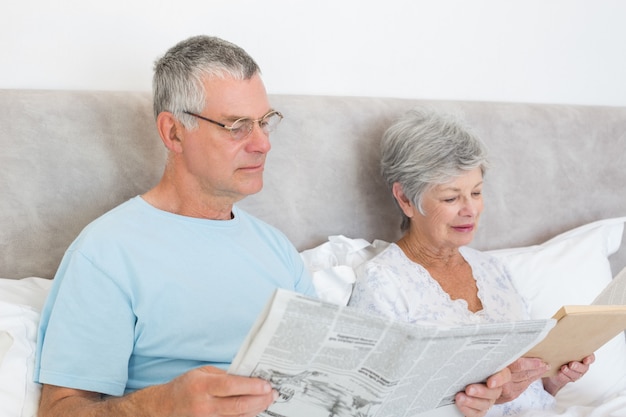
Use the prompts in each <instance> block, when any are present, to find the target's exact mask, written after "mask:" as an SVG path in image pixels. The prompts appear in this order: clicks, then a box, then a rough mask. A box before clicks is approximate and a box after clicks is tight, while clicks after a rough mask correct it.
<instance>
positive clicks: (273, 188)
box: [0, 90, 626, 278]
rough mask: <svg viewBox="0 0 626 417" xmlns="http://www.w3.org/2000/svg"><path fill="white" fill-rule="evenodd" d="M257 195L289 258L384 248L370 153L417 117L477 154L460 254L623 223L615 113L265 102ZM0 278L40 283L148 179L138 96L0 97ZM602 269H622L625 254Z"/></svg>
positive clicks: (624, 140)
mask: <svg viewBox="0 0 626 417" xmlns="http://www.w3.org/2000/svg"><path fill="white" fill-rule="evenodd" d="M270 99H271V102H272V105H273V106H274V107H275V108H276V109H279V110H280V111H281V112H283V113H284V115H285V119H284V121H283V123H282V124H281V126H280V127H279V129H278V130H277V131H276V132H275V133H274V134H273V136H272V146H273V148H272V150H271V152H270V155H269V157H268V162H267V168H266V174H265V187H264V189H263V191H261V192H260V193H259V194H257V195H254V196H251V197H248V198H247V199H245V200H243V201H242V202H241V203H240V205H241V206H242V207H244V208H245V209H247V210H248V211H250V212H252V213H253V214H255V215H257V216H258V217H260V218H262V219H264V220H266V221H267V222H269V223H271V224H273V225H275V226H277V227H278V228H280V229H281V230H282V231H283V232H284V233H285V234H286V235H287V236H288V237H289V238H290V239H291V240H292V241H293V242H294V244H295V245H296V247H297V248H298V249H300V250H303V249H307V248H310V247H313V246H315V245H317V244H320V243H322V242H324V241H326V239H327V237H328V236H329V235H337V234H343V235H346V236H348V237H354V238H365V239H367V240H373V239H384V240H393V239H395V238H396V237H398V234H399V216H398V212H397V211H396V208H395V206H394V204H393V202H392V200H391V197H390V196H389V193H388V192H387V190H386V188H385V186H384V185H383V184H382V182H381V181H380V179H379V177H378V164H377V158H378V141H379V138H380V136H381V134H382V132H383V131H384V130H385V128H386V127H387V126H388V125H389V124H390V123H391V121H392V120H393V119H394V118H395V117H397V116H399V115H400V114H402V113H403V112H404V111H406V110H408V109H409V108H411V107H414V106H417V105H430V106H434V107H437V108H441V109H442V110H444V111H452V112H457V113H461V114H462V115H464V117H465V118H466V119H467V120H468V121H469V123H470V124H471V125H472V126H474V128H475V130H476V131H477V132H478V133H479V134H480V135H481V136H482V137H483V139H484V140H485V142H486V143H487V145H488V147H489V149H490V154H491V168H490V170H489V172H488V173H487V177H486V186H485V199H486V209H485V212H484V214H483V217H482V220H481V225H480V229H479V232H478V235H477V239H476V240H475V242H474V246H476V247H479V248H481V249H495V248H501V247H512V246H527V245H530V244H535V243H540V242H542V241H544V240H546V239H548V238H550V237H552V236H554V235H556V234H558V233H560V232H563V231H565V230H568V229H570V228H573V227H575V226H579V225H582V224H584V223H588V222H591V221H594V220H599V219H602V218H608V217H619V216H626V190H625V189H624V184H625V183H626V168H625V167H626V108H611V107H583V106H569V105H548V104H522V103H481V102H452V101H450V102H427V101H420V100H401V99H392V98H356V97H324V96H285V95H274V96H271V97H270ZM0 126H1V129H0V169H1V173H0V277H6V278H21V277H26V276H42V277H48V278H51V277H52V276H53V275H54V272H55V270H56V267H57V265H58V263H59V261H60V259H61V256H62V254H63V252H64V251H65V249H66V248H67V246H68V245H69V244H70V242H71V241H72V240H73V239H74V237H75V236H76V235H77V234H78V233H79V231H80V230H81V229H82V228H83V227H84V226H85V225H86V224H87V223H88V222H89V221H91V220H92V219H94V218H95V217H97V216H98V215H100V214H101V213H103V212H104V211H106V210H108V209H110V208H112V207H114V206H115V205H117V204H119V203H120V202H122V201H124V200H126V199H128V198H130V197H132V196H134V195H137V194H140V193H142V192H143V191H145V190H147V189H148V188H150V187H151V186H153V185H154V184H155V183H156V182H157V181H158V179H159V177H160V175H161V171H162V167H163V162H164V158H165V153H164V148H163V146H162V144H161V142H160V140H159V138H158V136H157V134H156V130H155V128H154V120H153V116H152V110H151V99H150V94H149V93H138V92H98V91H82V92H78V91H30V90H0ZM624 246H626V245H623V247H622V249H621V250H620V252H618V253H617V254H616V255H614V256H613V257H612V263H613V270H614V272H617V270H618V269H621V267H623V266H625V265H626V248H625V247H624Z"/></svg>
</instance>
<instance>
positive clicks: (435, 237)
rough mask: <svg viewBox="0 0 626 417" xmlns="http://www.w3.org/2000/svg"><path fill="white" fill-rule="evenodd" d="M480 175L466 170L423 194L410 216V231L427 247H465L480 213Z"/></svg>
mask: <svg viewBox="0 0 626 417" xmlns="http://www.w3.org/2000/svg"><path fill="white" fill-rule="evenodd" d="M482 187H483V176H482V173H481V170H480V168H476V169H474V170H472V171H467V172H465V173H463V174H462V175H460V176H458V177H456V178H455V179H454V180H452V181H450V182H449V183H446V184H441V185H436V186H434V187H432V188H431V189H430V190H428V191H427V192H426V193H424V196H423V199H422V208H423V209H424V212H425V213H426V214H425V215H422V214H421V213H420V212H419V211H418V210H414V211H413V216H412V217H411V232H412V233H417V234H418V236H419V237H420V239H426V241H428V242H429V243H430V244H431V245H433V246H435V247H441V248H444V247H446V248H458V247H459V246H463V245H467V244H469V243H470V242H471V241H472V239H473V238H474V232H476V229H477V228H478V219H479V217H480V213H481V212H482V211H483V196H482Z"/></svg>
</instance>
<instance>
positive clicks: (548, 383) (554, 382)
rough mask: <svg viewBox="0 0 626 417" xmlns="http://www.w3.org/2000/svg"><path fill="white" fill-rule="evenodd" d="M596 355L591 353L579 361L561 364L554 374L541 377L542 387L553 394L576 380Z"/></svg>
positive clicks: (593, 360)
mask: <svg viewBox="0 0 626 417" xmlns="http://www.w3.org/2000/svg"><path fill="white" fill-rule="evenodd" d="M595 360H596V356H595V355H594V354H593V353H592V354H591V355H589V356H586V357H585V358H583V360H582V361H580V362H570V363H568V364H566V365H563V366H561V369H559V372H558V373H557V374H556V375H555V376H551V377H546V378H543V388H544V389H545V390H546V391H548V392H549V393H550V394H552V395H553V396H554V395H556V393H557V392H559V390H560V389H561V388H563V387H564V386H565V385H567V384H569V383H570V382H576V381H578V380H579V379H580V378H582V377H583V375H585V374H586V373H587V371H588V370H589V366H590V365H591V364H592V363H594V362H595Z"/></svg>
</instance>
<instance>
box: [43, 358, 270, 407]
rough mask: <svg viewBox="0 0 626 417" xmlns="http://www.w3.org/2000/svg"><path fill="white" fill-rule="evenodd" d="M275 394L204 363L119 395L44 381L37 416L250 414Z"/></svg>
mask: <svg viewBox="0 0 626 417" xmlns="http://www.w3.org/2000/svg"><path fill="white" fill-rule="evenodd" d="M276 395H277V394H276V392H275V391H274V390H272V387H271V385H270V384H269V383H268V382H267V381H264V380H262V379H259V378H247V377H242V376H236V375H229V374H227V373H226V372H225V371H223V370H221V369H218V368H215V367H212V366H205V367H202V368H197V369H194V370H191V371H189V372H187V373H185V374H183V375H181V376H179V377H178V378H175V379H174V380H172V381H171V382H169V383H167V384H163V385H155V386H152V387H148V388H145V389H142V390H139V391H136V392H134V393H132V394H129V395H125V396H123V397H107V398H104V399H103V398H102V396H101V395H100V394H98V393H93V392H89V391H82V390H76V389H70V388H64V387H56V386H52V385H44V386H43V389H42V392H41V401H40V407H39V417H69V416H71V417H96V416H99V417H107V416H111V417H125V416H132V417H143V416H146V417H149V416H153V417H156V416H163V417H167V416H176V417H197V416H203V417H219V416H242V417H253V416H256V415H257V414H259V413H260V412H262V411H264V410H265V409H267V408H268V407H269V406H270V405H271V404H272V402H274V400H275V398H276Z"/></svg>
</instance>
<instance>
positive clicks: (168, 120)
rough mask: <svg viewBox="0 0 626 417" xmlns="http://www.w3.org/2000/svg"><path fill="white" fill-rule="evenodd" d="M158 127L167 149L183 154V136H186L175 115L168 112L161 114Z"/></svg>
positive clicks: (158, 117)
mask: <svg viewBox="0 0 626 417" xmlns="http://www.w3.org/2000/svg"><path fill="white" fill-rule="evenodd" d="M156 125H157V130H158V131H159V136H161V141H162V142H163V144H164V145H165V147H166V148H167V149H168V150H169V151H171V152H175V153H181V152H182V150H183V148H182V140H181V136H182V135H183V134H184V128H183V125H182V124H181V123H180V121H179V120H178V119H177V118H176V117H175V116H174V114H172V113H170V112H168V111H164V112H161V113H159V115H158V116H157V120H156Z"/></svg>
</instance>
